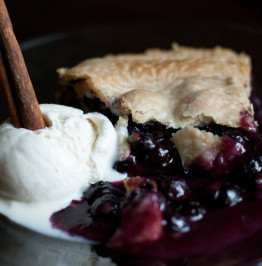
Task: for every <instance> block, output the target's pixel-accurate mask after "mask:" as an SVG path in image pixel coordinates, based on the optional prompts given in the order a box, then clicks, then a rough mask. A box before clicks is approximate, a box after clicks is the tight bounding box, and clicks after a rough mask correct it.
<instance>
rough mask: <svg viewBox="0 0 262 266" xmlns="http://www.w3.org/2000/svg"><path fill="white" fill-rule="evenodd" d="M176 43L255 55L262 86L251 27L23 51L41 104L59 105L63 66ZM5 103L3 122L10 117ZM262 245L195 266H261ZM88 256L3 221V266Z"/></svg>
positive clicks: (180, 25)
mask: <svg viewBox="0 0 262 266" xmlns="http://www.w3.org/2000/svg"><path fill="white" fill-rule="evenodd" d="M174 41H176V42H178V43H179V44H181V45H188V46H195V47H213V46H216V45H221V46H224V47H230V48H232V49H234V50H236V51H238V52H240V51H245V52H246V53H248V54H249V55H251V58H252V61H253V62H252V63H253V69H254V71H253V73H254V75H255V76H256V80H257V83H258V85H261V84H262V74H261V72H260V70H261V69H262V63H261V62H262V54H261V53H259V51H260V47H261V46H262V30H261V29H253V28H249V27H247V26H245V25H238V24H225V25H218V24H213V25H212V24H208V25H205V24H198V23H184V22H181V21H176V22H172V23H168V22H166V23H158V22H150V23H140V24H124V25H100V26H95V27H94V26H93V27H89V28H83V29H77V30H75V31H70V32H60V33H55V34H52V35H48V36H43V37H39V38H36V39H33V40H29V41H26V42H23V43H21V48H22V50H23V54H24V57H25V61H26V64H27V67H28V71H29V74H30V76H31V79H32V82H33V85H34V88H35V90H36V94H37V96H38V100H39V102H40V103H47V102H48V103H49V102H54V100H55V94H56V92H57V91H58V89H59V88H58V84H57V74H56V71H55V70H56V69H57V68H59V67H62V66H67V67H70V66H73V65H75V64H76V63H78V62H79V61H81V60H83V59H86V58H91V57H96V56H103V55H105V54H108V53H125V52H143V51H144V50H145V49H147V48H154V47H159V48H162V49H168V48H170V44H171V43H172V42H174ZM2 98H3V97H1V98H0V101H1V102H0V107H1V109H0V118H1V121H2V120H3V119H5V118H6V117H7V113H6V111H5V109H6V108H5V106H4V103H3V99H2ZM261 240H262V234H261V235H260V234H259V235H256V236H254V237H252V238H249V239H247V240H246V241H245V243H239V244H238V245H236V246H234V247H232V248H230V249H228V250H224V252H223V254H215V255H214V256H212V257H210V256H209V257H206V256H202V257H199V258H195V259H193V260H192V261H190V263H189V264H190V265H203V264H206V265H207V264H209V265H210V264H211V265H220V264H223V265H236V264H237V265H240V264H243V265H255V264H257V263H259V262H260V257H261V254H262V248H261V245H260V243H261ZM41 243H44V244H41ZM70 247H72V249H70ZM63 250H67V251H68V252H67V255H68V254H72V256H71V257H70V256H68V257H70V259H71V261H68V262H66V260H65V259H64V256H65V253H64V251H63ZM7 251H8V252H7ZM84 251H85V244H81V243H73V242H67V241H63V240H58V239H53V238H49V237H46V236H42V235H39V234H37V233H34V232H32V231H29V230H27V229H23V228H21V227H18V226H16V225H14V224H13V223H10V222H9V221H8V220H7V219H5V218H2V217H1V218H0V264H1V265H21V263H23V264H26V265H46V262H47V261H46V260H47V258H48V261H49V263H48V264H49V265H60V264H61V265H72V264H74V265H81V264H82V263H83V261H84V262H85V263H86V264H88V256H87V255H86V252H84ZM13 254H17V255H16V256H14V255H13ZM19 254H20V255H19ZM21 254H23V256H21ZM76 254H77V255H76ZM32 258H34V259H32ZM36 262H37V263H36ZM59 263H60V264H59ZM185 263H187V261H185Z"/></svg>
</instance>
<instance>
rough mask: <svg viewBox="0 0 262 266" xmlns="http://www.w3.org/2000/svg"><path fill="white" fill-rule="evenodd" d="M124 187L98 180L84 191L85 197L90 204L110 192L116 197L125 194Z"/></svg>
mask: <svg viewBox="0 0 262 266" xmlns="http://www.w3.org/2000/svg"><path fill="white" fill-rule="evenodd" d="M124 193H125V191H124V189H121V188H119V187H116V186H114V185H113V184H111V183H109V182H103V181H100V182H97V183H95V184H92V185H91V186H90V187H89V188H88V189H87V190H86V191H85V193H84V195H83V199H84V200H86V201H87V202H88V203H89V204H92V203H93V202H94V201H95V200H96V199H97V198H99V197H102V196H103V195H106V194H109V195H114V196H116V197H120V198H121V197H123V196H124Z"/></svg>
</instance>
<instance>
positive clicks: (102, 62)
mask: <svg viewBox="0 0 262 266" xmlns="http://www.w3.org/2000/svg"><path fill="white" fill-rule="evenodd" d="M250 72H251V60H250V57H249V56H248V55H246V54H244V53H236V52H234V51H232V50H230V49H225V48H222V47H215V48H212V49H202V48H201V49H200V48H191V47H183V46H179V45H178V44H173V46H172V49H170V50H168V51H165V50H160V49H150V50H147V51H145V53H143V54H121V55H107V56H105V57H102V58H94V59H88V60H85V61H83V62H81V63H80V64H78V65H76V66H74V67H72V68H70V69H67V68H60V69H59V70H58V73H59V77H60V83H61V84H62V85H63V86H70V87H73V88H74V90H75V91H76V93H77V97H78V98H79V99H82V98H83V97H84V96H85V97H88V98H94V97H97V98H99V99H100V100H101V101H102V102H104V103H105V104H106V106H107V107H108V108H110V109H111V111H112V112H113V113H114V114H116V115H118V116H120V117H127V116H128V115H132V119H133V121H134V122H136V123H144V122H147V121H158V122H160V123H162V124H165V125H166V126H167V127H172V128H175V129H179V131H178V132H177V133H176V134H174V137H173V141H174V145H175V146H176V147H177V149H178V151H179V154H180V156H181V159H182V161H183V163H184V164H187V165H190V163H191V162H192V161H193V160H194V158H196V157H197V156H198V155H199V154H200V153H202V154H203V151H204V150H206V149H207V147H210V148H212V149H213V148H215V149H216V150H219V146H220V140H219V137H218V136H215V135H213V134H212V133H207V132H201V130H199V129H195V128H193V127H194V126H197V125H200V124H202V123H207V124H208V123H216V124H219V125H223V126H229V127H240V126H241V117H242V114H243V111H245V112H249V113H250V114H251V115H253V108H252V105H251V103H250V101H249V96H250V92H251V85H250ZM125 123H127V122H125ZM121 124H123V121H122V122H121ZM121 143H124V142H123V139H122V140H121ZM123 147H124V146H123ZM123 150H124V151H125V152H123V153H122V155H123V154H127V149H126V148H124V149H123ZM206 156H209V154H208V153H207V154H206ZM207 159H208V157H207Z"/></svg>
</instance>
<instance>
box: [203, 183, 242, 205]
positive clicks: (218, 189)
mask: <svg viewBox="0 0 262 266" xmlns="http://www.w3.org/2000/svg"><path fill="white" fill-rule="evenodd" d="M203 195H204V200H205V203H206V204H207V205H208V206H210V207H215V208H216V207H233V206H235V205H237V204H238V203H239V202H241V201H242V200H243V198H244V190H243V189H241V188H240V187H239V186H238V185H236V184H231V183H228V182H226V183H219V182H217V183H214V184H210V185H208V186H207V187H206V188H205V190H204V194H203Z"/></svg>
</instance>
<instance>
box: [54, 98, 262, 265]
mask: <svg viewBox="0 0 262 266" xmlns="http://www.w3.org/2000/svg"><path fill="white" fill-rule="evenodd" d="M85 101H86V103H87V100H85ZM253 102H254V103H255V109H257V110H262V108H261V107H262V103H261V101H260V100H258V99H257V98H256V97H255V96H253ZM89 106H92V105H90V104H89ZM99 106H100V103H99V102H96V101H95V102H94V106H93V107H92V108H94V109H96V108H100V109H101V108H102V109H103V107H101V106H100V107H99ZM104 107H105V106H104ZM258 114H259V115H260V113H259V112H258ZM258 118H259V117H258ZM258 121H262V120H261V119H260V120H259V119H258ZM241 126H242V127H241V128H229V127H226V126H220V125H215V124H203V125H200V126H198V128H199V129H200V130H204V131H207V132H212V133H213V134H216V135H218V136H220V137H221V139H222V149H221V151H220V152H219V153H218V155H217V157H216V159H215V161H214V162H213V165H212V168H210V167H209V166H207V165H206V164H208V162H207V161H205V159H204V158H202V157H201V156H200V157H198V158H197V159H196V161H195V165H194V167H192V168H191V169H185V168H184V167H183V165H182V162H181V159H180V157H179V154H178V151H177V150H176V148H175V147H174V144H173V142H172V134H173V133H175V132H176V130H174V129H172V128H167V127H166V126H164V125H162V124H160V123H157V122H148V123H145V124H136V123H134V122H133V121H132V118H131V117H130V119H129V123H128V135H129V137H128V142H129V144H130V150H131V152H130V155H129V157H128V158H126V159H125V160H124V161H118V162H116V163H115V166H114V167H115V169H116V170H117V171H119V172H122V173H127V174H128V176H129V177H130V178H127V179H126V180H125V181H124V182H119V183H108V182H98V183H96V184H93V185H91V186H90V187H89V188H88V189H87V191H86V192H85V193H84V195H83V197H82V200H80V201H72V203H71V205H70V206H68V207H67V208H65V209H63V210H60V211H58V212H56V213H54V214H53V215H52V217H51V221H52V223H53V226H54V227H56V228H59V229H61V230H64V231H66V232H68V233H69V234H71V235H77V236H82V237H85V238H87V239H91V240H94V241H97V242H99V243H102V244H103V245H104V246H105V247H106V252H107V254H109V255H111V256H112V257H113V258H115V252H116V251H117V254H124V255H125V256H126V254H131V255H136V256H138V257H142V258H144V257H145V258H148V257H149V258H156V259H161V260H162V259H163V260H172V259H182V258H184V257H190V256H197V255H199V254H201V253H205V254H207V253H208V252H210V253H212V252H213V251H214V250H220V249H222V248H223V247H225V246H227V245H230V244H233V243H236V242H238V241H240V240H241V239H243V238H245V237H246V236H249V235H251V234H253V233H255V232H258V231H260V230H262V225H261V221H262V212H261V211H260V210H261V208H262V152H261V151H262V139H261V127H260V126H258V129H257V127H256V125H255V124H254V123H253V121H251V120H250V116H249V113H248V112H243V113H242V119H241ZM112 254H113V255H112ZM117 256H118V255H117ZM118 259H119V257H118ZM118 259H115V260H116V261H118ZM121 261H122V258H121ZM141 265H143V264H141ZM145 265H147V264H145ZM170 265H172V264H170Z"/></svg>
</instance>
